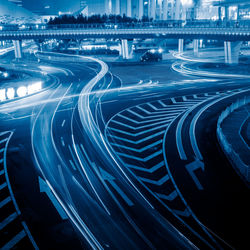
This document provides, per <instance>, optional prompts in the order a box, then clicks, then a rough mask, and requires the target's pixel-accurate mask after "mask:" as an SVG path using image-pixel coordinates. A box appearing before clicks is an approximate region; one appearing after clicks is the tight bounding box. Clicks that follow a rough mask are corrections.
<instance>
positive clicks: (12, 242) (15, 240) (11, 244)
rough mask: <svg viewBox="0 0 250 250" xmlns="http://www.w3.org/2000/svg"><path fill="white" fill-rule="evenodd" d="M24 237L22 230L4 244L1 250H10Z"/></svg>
mask: <svg viewBox="0 0 250 250" xmlns="http://www.w3.org/2000/svg"><path fill="white" fill-rule="evenodd" d="M25 236H26V233H25V231H24V230H22V231H21V232H19V233H18V234H17V235H16V236H15V237H13V238H12V239H11V240H10V241H9V242H8V243H7V244H5V245H4V246H3V247H2V248H1V249H3V250H7V249H12V248H13V247H14V246H15V245H16V244H17V243H18V242H19V241H20V240H22V239H23V238H24V237H25Z"/></svg>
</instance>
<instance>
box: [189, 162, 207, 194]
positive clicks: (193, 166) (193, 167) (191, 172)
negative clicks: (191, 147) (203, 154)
mask: <svg viewBox="0 0 250 250" xmlns="http://www.w3.org/2000/svg"><path fill="white" fill-rule="evenodd" d="M199 168H200V169H202V171H204V169H205V165H204V163H203V162H202V161H200V160H199V159H196V160H195V161H193V162H191V163H189V164H187V165H186V169H187V171H188V173H189V175H190V176H191V177H192V179H193V181H194V183H195V185H196V186H197V188H198V189H199V190H203V187H202V185H201V183H200V181H199V180H198V178H197V177H196V175H195V173H194V171H195V170H197V169H199Z"/></svg>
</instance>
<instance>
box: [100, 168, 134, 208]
mask: <svg viewBox="0 0 250 250" xmlns="http://www.w3.org/2000/svg"><path fill="white" fill-rule="evenodd" d="M99 169H100V173H101V176H102V178H103V180H106V181H108V182H109V183H110V185H111V186H112V187H113V188H114V189H115V190H116V191H117V193H119V195H120V196H121V197H122V198H123V200H124V201H125V202H126V203H127V204H128V205H129V206H130V207H131V206H133V205H134V203H133V202H132V201H131V200H130V199H129V198H128V196H127V195H126V194H125V193H124V192H123V191H122V190H121V189H120V188H119V187H118V186H117V184H116V183H115V177H113V176H112V175H111V174H109V173H108V172H107V171H105V170H104V169H102V168H99Z"/></svg>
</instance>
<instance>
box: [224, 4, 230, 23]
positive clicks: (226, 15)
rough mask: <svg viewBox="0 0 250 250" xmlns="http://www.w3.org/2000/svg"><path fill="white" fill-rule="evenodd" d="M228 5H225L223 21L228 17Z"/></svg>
mask: <svg viewBox="0 0 250 250" xmlns="http://www.w3.org/2000/svg"><path fill="white" fill-rule="evenodd" d="M228 9H229V8H228V6H225V21H228V17H229V10H228Z"/></svg>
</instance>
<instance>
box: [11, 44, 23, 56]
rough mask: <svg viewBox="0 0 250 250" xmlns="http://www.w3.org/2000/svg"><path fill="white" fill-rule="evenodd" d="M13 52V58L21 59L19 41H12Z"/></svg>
mask: <svg viewBox="0 0 250 250" xmlns="http://www.w3.org/2000/svg"><path fill="white" fill-rule="evenodd" d="M13 45H14V51H15V58H16V59H21V58H22V41H21V40H13Z"/></svg>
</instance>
